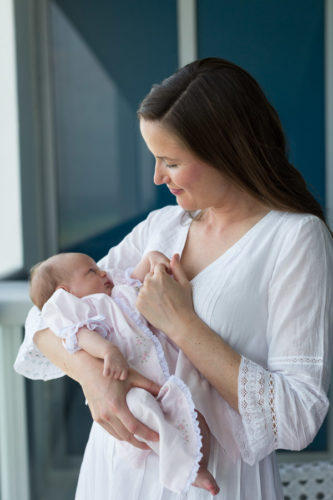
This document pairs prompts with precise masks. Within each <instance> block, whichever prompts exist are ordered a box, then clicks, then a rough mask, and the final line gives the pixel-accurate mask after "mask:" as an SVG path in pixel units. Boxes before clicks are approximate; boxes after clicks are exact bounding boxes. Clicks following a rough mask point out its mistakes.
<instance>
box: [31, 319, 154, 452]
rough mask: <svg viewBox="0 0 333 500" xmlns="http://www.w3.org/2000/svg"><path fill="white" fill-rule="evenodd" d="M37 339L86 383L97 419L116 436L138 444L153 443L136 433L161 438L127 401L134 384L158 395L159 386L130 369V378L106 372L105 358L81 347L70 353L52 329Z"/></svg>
mask: <svg viewBox="0 0 333 500" xmlns="http://www.w3.org/2000/svg"><path fill="white" fill-rule="evenodd" d="M34 342H35V344H36V345H37V347H38V348H39V350H40V351H41V352H42V353H43V354H44V355H45V356H46V357H47V358H48V359H49V360H50V361H51V362H52V363H53V364H54V365H56V366H58V367H59V368H60V369H61V370H62V371H63V372H64V373H66V374H67V375H68V376H69V377H71V378H72V379H74V380H76V381H77V382H78V383H79V384H80V385H81V387H82V390H83V392H84V395H85V397H86V399H87V401H88V404H89V408H90V411H91V414H92V417H93V419H94V420H95V421H96V422H98V423H99V424H100V425H101V426H102V427H103V428H104V429H105V430H106V431H107V432H109V433H110V434H112V435H113V436H114V437H115V438H117V439H120V440H124V441H128V442H129V443H131V444H133V445H134V446H136V447H137V448H141V449H149V447H148V446H147V445H146V444H145V443H142V442H141V441H139V440H137V439H136V438H135V437H134V434H135V435H137V436H140V437H142V438H144V439H146V440H147V441H158V434H156V432H154V431H152V430H151V429H149V428H148V427H146V426H145V425H143V424H142V423H141V422H139V421H138V420H137V419H136V418H134V417H133V415H132V414H131V412H130V411H129V409H128V407H127V404H126V394H127V392H128V391H129V390H130V389H131V388H132V387H141V388H143V389H146V390H147V391H149V392H151V393H152V394H153V395H157V394H158V392H159V389H160V388H159V386H158V385H157V384H155V383H154V382H152V381H151V380H148V379H147V378H145V377H143V376H142V375H140V374H139V373H138V372H136V371H135V370H132V369H130V370H129V374H128V377H127V379H126V380H115V379H112V378H111V377H104V376H103V361H102V360H101V359H97V358H94V357H92V356H90V355H89V354H88V353H87V352H85V351H83V350H80V351H77V352H76V353H75V354H70V353H69V352H67V351H66V349H64V347H63V346H62V341H61V339H59V338H58V337H56V336H55V335H54V333H53V332H52V331H51V330H50V329H45V330H41V331H39V332H37V333H36V334H35V336H34Z"/></svg>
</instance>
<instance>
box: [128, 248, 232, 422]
mask: <svg viewBox="0 0 333 500" xmlns="http://www.w3.org/2000/svg"><path fill="white" fill-rule="evenodd" d="M171 269H172V274H173V277H174V278H175V279H173V278H172V277H171V276H170V275H169V274H168V273H167V272H166V271H165V268H164V267H163V266H160V265H157V266H156V267H155V268H154V272H151V273H149V274H148V275H147V276H146V278H145V281H144V284H143V286H142V287H141V289H140V293H139V296H138V298H137V302H136V307H137V309H138V310H139V311H140V312H141V314H143V315H144V316H145V317H146V319H147V320H148V321H149V322H150V323H151V324H152V325H154V326H155V327H156V328H158V329H160V330H162V331H163V332H164V333H165V334H166V335H167V336H168V337H169V338H170V339H171V340H173V341H174V342H175V344H177V346H178V347H179V348H180V349H181V350H182V351H183V352H184V354H185V355H186V356H187V357H188V358H189V360H190V361H191V362H192V363H193V365H194V366H195V367H196V368H197V369H198V370H199V371H200V372H201V373H202V375H203V376H204V377H205V378H206V379H207V380H208V382H210V384H211V385H212V386H213V387H215V389H216V390H217V391H218V392H219V393H220V394H221V396H222V397H223V398H224V399H225V400H226V401H227V402H228V403H229V404H230V406H232V408H234V410H236V411H237V412H238V411H239V410H238V373H239V366H240V361H241V356H240V355H239V354H238V353H237V352H236V351H234V350H233V349H232V348H231V347H230V346H229V345H228V344H227V343H226V342H224V341H223V340H222V339H221V337H220V336H219V335H217V334H216V333H215V332H214V331H213V330H211V329H210V328H209V327H208V326H207V325H206V324H205V323H204V322H203V321H202V320H201V319H200V318H199V317H198V316H197V315H196V314H195V311H194V309H193V302H192V289H191V284H190V282H189V281H188V279H187V277H186V275H185V273H184V270H183V268H182V266H181V264H180V261H179V256H178V255H177V254H176V255H174V256H173V257H172V260H171Z"/></svg>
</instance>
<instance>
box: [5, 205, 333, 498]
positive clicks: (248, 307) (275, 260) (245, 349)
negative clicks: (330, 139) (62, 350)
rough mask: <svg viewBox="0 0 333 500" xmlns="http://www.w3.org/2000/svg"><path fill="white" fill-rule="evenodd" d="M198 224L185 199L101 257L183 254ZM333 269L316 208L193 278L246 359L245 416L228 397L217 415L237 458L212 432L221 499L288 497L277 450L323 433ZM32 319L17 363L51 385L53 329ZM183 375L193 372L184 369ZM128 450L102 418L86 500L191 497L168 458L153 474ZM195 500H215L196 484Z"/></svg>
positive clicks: (260, 231) (84, 487)
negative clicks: (38, 338) (173, 484)
mask: <svg viewBox="0 0 333 500" xmlns="http://www.w3.org/2000/svg"><path fill="white" fill-rule="evenodd" d="M190 222H191V219H190V217H189V216H188V215H187V214H184V211H183V210H182V209H181V208H180V207H178V206H169V207H165V208H164V209H161V210H158V211H155V212H152V213H151V214H150V216H149V217H148V218H147V219H146V220H145V221H144V222H142V223H141V224H139V225H138V226H136V228H134V230H133V231H132V233H130V234H129V235H128V236H127V237H126V238H125V239H124V240H123V241H122V242H121V243H120V244H119V245H118V246H117V247H115V248H112V249H111V250H110V252H109V254H108V255H107V256H106V257H105V258H103V259H102V261H101V262H100V264H101V265H102V267H104V268H110V267H114V268H120V269H126V268H127V267H132V266H135V265H136V264H137V263H138V262H139V260H140V259H141V257H142V255H143V254H145V253H146V252H148V251H151V250H159V251H161V252H163V253H165V254H166V255H167V256H168V257H171V256H172V254H173V253H176V252H177V253H180V254H181V253H182V250H183V248H184V245H185V241H186V237H187V233H188V229H189V226H190ZM332 276H333V244H332V238H331V236H330V234H329V233H328V231H327V229H326V227H325V225H324V224H323V223H322V222H321V221H320V220H319V219H318V218H316V217H314V216H311V215H296V214H290V213H284V212H278V211H271V212H269V213H268V214H267V215H266V216H265V217H264V218H263V219H261V220H260V221H259V222H258V223H257V224H256V225H255V226H254V227H253V228H252V229H250V230H249V231H248V232H247V233H246V234H245V235H244V236H243V237H242V238H241V239H240V240H239V241H238V242H237V243H236V244H235V245H233V246H232V247H231V248H230V249H229V250H228V251H227V252H225V253H224V254H223V255H222V256H221V257H219V258H218V259H216V260H215V261H214V262H213V263H211V264H210V265H209V266H207V267H206V268H205V269H204V270H203V271H201V272H200V273H199V274H198V275H197V276H196V277H195V278H194V279H193V280H192V287H193V302H194V307H195V310H196V312H197V314H198V315H199V316H200V318H202V320H203V321H205V322H206V323H207V324H208V325H209V326H210V327H211V328H212V329H213V330H214V331H215V332H217V333H218V334H219V335H221V337H222V338H223V339H225V340H226V341H227V342H228V343H229V344H230V345H231V346H232V347H233V348H234V349H235V350H236V351H237V352H239V353H240V354H241V355H242V360H241V366H240V371H239V380H238V387H239V392H238V396H239V412H240V413H239V414H238V413H236V412H235V411H234V410H232V409H231V408H230V407H229V406H228V404H227V403H225V404H224V408H223V410H220V411H219V413H218V415H217V416H216V418H218V419H220V420H221V421H223V422H224V425H225V433H226V440H227V441H228V436H230V442H232V440H235V441H236V443H237V448H238V449H239V451H240V456H239V458H238V459H237V460H236V463H235V461H234V460H232V459H231V458H230V455H229V453H228V449H227V447H226V448H225V449H224V448H223V447H222V446H221V445H220V444H219V443H218V442H217V441H216V440H215V439H214V438H212V446H211V455H210V463H209V468H210V471H211V472H212V474H213V475H214V476H215V477H216V479H217V482H218V484H219V486H220V487H221V491H220V493H219V494H218V495H217V496H216V497H215V498H216V499H217V500H222V499H224V500H226V499H227V500H247V499H248V500H253V499H256V500H260V499H262V500H281V499H282V489H281V485H280V479H279V474H278V469H277V465H276V460H275V454H274V450H276V449H278V448H282V449H290V450H300V449H302V448H304V447H305V446H307V445H308V444H309V443H310V442H311V441H312V440H313V438H314V437H315V435H316V433H317V431H318V429H319V427H320V425H321V423H322V421H323V419H324V417H325V415H326V413H327V410H328V399H327V396H326V393H327V390H328V386H329V382H330V365H331V359H332V358H331V355H332V352H331V345H330V338H329V337H330V334H331V333H332V329H333V307H332V306H333V290H332V287H333V281H332ZM26 326H27V331H26V338H25V341H24V343H23V344H22V346H21V349H20V352H19V354H18V357H17V360H16V363H15V368H16V370H17V371H18V372H19V373H22V374H24V375H26V376H28V377H30V378H43V379H44V380H46V379H48V378H53V377H56V376H61V375H62V373H61V371H60V370H58V369H56V368H55V367H52V365H51V364H50V363H49V362H48V361H47V360H46V359H45V358H44V357H43V356H42V355H41V354H40V353H39V352H38V349H37V348H36V347H35V346H34V344H33V341H32V337H33V334H34V332H35V331H36V330H37V329H39V328H41V326H42V325H41V323H40V318H39V316H38V310H37V309H36V308H35V309H33V310H32V311H31V313H30V315H29V317H28V320H27V325H26ZM189 335H190V332H189ZM175 373H176V375H178V376H179V377H180V378H181V377H182V373H180V372H179V370H178V368H177V366H176V369H175ZM186 383H187V384H188V385H189V386H190V388H191V381H190V380H187V381H186ZM203 383H204V380H203ZM193 397H194V398H195V396H193ZM209 398H210V393H209V392H207V399H208V400H209ZM212 400H213V401H212V402H211V400H210V401H209V402H208V403H207V404H211V406H214V392H213V395H212ZM195 403H196V404H197V402H196V401H195ZM198 409H199V410H200V406H199V407H198ZM118 449H119V446H118V444H117V442H116V440H115V439H113V438H112V437H111V436H109V435H108V434H107V433H106V432H105V431H104V430H103V429H102V428H101V427H100V426H99V425H97V424H93V427H92V431H91V434H90V438H89V441H88V444H87V447H86V451H85V455H84V459H83V463H82V467H81V473H80V478H79V484H78V489H77V494H76V500H100V499H101V498H105V499H107V500H120V499H123V498H126V499H127V500H176V499H179V498H181V497H180V496H179V495H177V494H175V493H172V492H170V491H168V490H166V489H163V488H162V487H161V485H160V483H159V481H158V479H157V477H158V458H157V457H156V455H153V454H151V455H149V457H148V458H147V461H146V466H145V469H144V470H143V469H140V470H132V469H130V468H129V466H128V464H127V463H126V461H124V460H121V459H120V456H119V453H118ZM129 484H130V485H131V487H130V488H129V487H128V485H129ZM186 498H187V499H188V500H208V498H211V497H210V495H209V494H208V493H207V492H205V491H203V490H201V489H197V488H195V487H191V488H190V491H189V493H188V495H187V497H186Z"/></svg>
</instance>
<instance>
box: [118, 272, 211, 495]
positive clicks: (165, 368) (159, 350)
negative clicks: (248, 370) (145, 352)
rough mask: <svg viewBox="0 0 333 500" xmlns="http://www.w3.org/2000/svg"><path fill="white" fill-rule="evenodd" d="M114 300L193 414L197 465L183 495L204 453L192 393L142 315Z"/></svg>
mask: <svg viewBox="0 0 333 500" xmlns="http://www.w3.org/2000/svg"><path fill="white" fill-rule="evenodd" d="M136 281H137V280H136ZM139 283H140V282H139ZM114 300H115V302H116V303H117V304H118V306H119V307H120V309H121V310H122V311H123V312H124V313H125V314H126V315H127V316H128V317H129V318H131V320H132V321H133V322H134V323H135V324H136V325H137V326H138V327H139V328H140V329H141V331H142V332H143V333H144V334H145V335H146V336H147V337H148V338H149V339H150V340H151V341H152V342H153V345H154V347H155V350H156V354H157V358H158V360H159V363H160V366H161V368H162V371H163V374H164V376H165V377H166V378H167V379H168V380H169V381H172V382H174V383H175V384H177V386H178V387H179V388H180V389H181V390H182V392H183V394H184V396H185V398H186V401H187V404H188V407H189V411H190V414H191V419H192V425H193V429H194V432H195V435H196V440H197V443H196V448H197V452H196V459H195V464H194V467H193V469H192V472H191V474H190V476H189V478H188V480H187V483H186V487H185V488H184V492H183V493H186V492H187V491H188V489H189V488H190V486H191V484H192V483H193V482H194V481H195V478H196V476H197V473H198V470H199V467H200V460H201V458H202V453H201V447H202V437H201V432H200V427H199V422H198V419H197V412H196V410H195V406H194V403H193V399H192V395H191V392H190V390H189V388H188V387H187V386H186V384H185V383H184V382H183V381H182V380H181V379H180V378H179V377H176V376H175V375H170V371H169V367H168V364H167V361H166V359H165V356H164V352H163V348H162V345H161V343H160V341H159V340H158V338H157V337H156V336H155V335H154V334H153V333H152V332H151V330H150V329H149V327H148V326H147V325H146V323H145V320H144V319H143V318H142V316H141V315H140V313H139V312H138V311H137V310H135V309H132V308H130V307H129V306H128V305H127V303H126V301H125V300H124V299H123V298H122V297H116V298H114ZM162 391H163V387H162V389H161V391H160V393H159V395H158V398H159V397H160V396H161V393H162Z"/></svg>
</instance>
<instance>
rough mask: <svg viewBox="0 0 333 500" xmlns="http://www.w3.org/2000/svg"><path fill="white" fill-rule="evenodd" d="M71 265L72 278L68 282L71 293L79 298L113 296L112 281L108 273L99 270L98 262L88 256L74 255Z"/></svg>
mask: <svg viewBox="0 0 333 500" xmlns="http://www.w3.org/2000/svg"><path fill="white" fill-rule="evenodd" d="M69 264H70V266H71V268H70V276H71V277H70V279H69V282H68V288H69V292H70V293H72V294H73V295H75V296H76V297H79V298H81V297H84V296H86V295H91V294H93V293H106V294H107V295H111V290H112V288H113V283H112V281H110V280H109V278H108V277H107V274H106V272H105V271H102V270H101V269H99V267H98V266H97V264H96V262H95V261H94V260H93V259H91V258H90V257H89V256H88V255H84V254H76V255H75V256H74V255H73V258H72V262H70V263H69Z"/></svg>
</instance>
